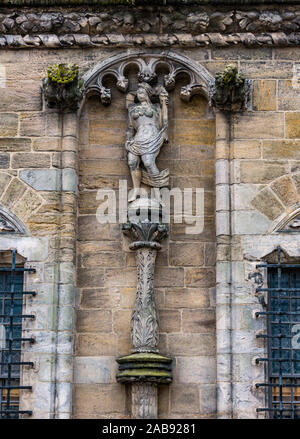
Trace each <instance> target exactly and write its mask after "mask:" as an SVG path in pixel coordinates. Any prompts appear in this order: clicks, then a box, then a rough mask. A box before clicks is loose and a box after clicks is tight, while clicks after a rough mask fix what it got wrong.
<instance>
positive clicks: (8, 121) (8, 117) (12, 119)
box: [0, 113, 18, 137]
mask: <svg viewBox="0 0 300 439" xmlns="http://www.w3.org/2000/svg"><path fill="white" fill-rule="evenodd" d="M17 132H18V115H17V114H15V113H1V114H0V136H1V137H6V136H10V137H13V136H16V135H17Z"/></svg>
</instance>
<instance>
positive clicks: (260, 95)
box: [253, 80, 277, 111]
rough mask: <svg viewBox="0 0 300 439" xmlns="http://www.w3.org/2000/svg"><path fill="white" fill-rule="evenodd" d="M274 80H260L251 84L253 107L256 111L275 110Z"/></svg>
mask: <svg viewBox="0 0 300 439" xmlns="http://www.w3.org/2000/svg"><path fill="white" fill-rule="evenodd" d="M276 87H277V84H276V81H274V80H260V81H254V84H253V109H254V110H258V111H276V109H277V102H276Z"/></svg>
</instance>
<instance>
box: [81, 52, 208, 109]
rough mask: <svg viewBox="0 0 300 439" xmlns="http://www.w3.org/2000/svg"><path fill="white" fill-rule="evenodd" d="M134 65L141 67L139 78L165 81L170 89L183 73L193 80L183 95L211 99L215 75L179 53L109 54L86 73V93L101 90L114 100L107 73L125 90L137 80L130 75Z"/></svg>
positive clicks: (106, 101)
mask: <svg viewBox="0 0 300 439" xmlns="http://www.w3.org/2000/svg"><path fill="white" fill-rule="evenodd" d="M131 67H134V68H135V69H138V73H137V78H136V79H137V81H138V82H144V83H148V84H151V85H161V86H164V87H165V88H166V90H167V91H171V90H173V89H174V88H175V85H176V79H177V77H178V76H179V75H186V76H187V77H188V79H189V81H188V83H187V85H185V86H183V87H182V88H181V90H180V97H181V99H183V100H184V101H189V100H190V99H191V97H192V96H193V95H194V94H198V93H201V94H203V95H204V96H206V98H207V99H209V96H210V90H211V88H212V87H213V84H214V78H213V77H212V76H211V75H210V73H209V72H208V71H207V70H206V69H205V68H204V67H202V66H198V65H195V64H194V63H192V62H191V61H190V60H189V59H188V58H186V57H183V56H180V55H178V54H175V53H172V54H171V53H170V52H168V53H164V52H161V53H159V54H141V53H132V54H128V53H123V54H120V55H116V56H114V57H111V58H109V59H108V60H107V61H106V62H104V63H101V65H100V66H96V67H95V69H94V70H93V72H92V73H91V74H89V77H84V80H85V89H86V95H87V96H89V95H91V94H98V95H99V96H100V99H101V102H102V103H103V104H104V105H108V104H110V102H111V99H112V94H111V89H110V88H108V87H106V86H105V85H104V83H105V79H106V77H109V76H110V77H113V78H114V79H115V81H116V84H115V86H116V87H117V89H118V90H120V91H121V92H124V93H125V92H130V91H133V89H134V84H130V79H129V78H128V77H127V73H128V71H129V70H130V68H131ZM135 88H136V86H135Z"/></svg>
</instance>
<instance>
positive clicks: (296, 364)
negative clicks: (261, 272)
mask: <svg viewBox="0 0 300 439" xmlns="http://www.w3.org/2000/svg"><path fill="white" fill-rule="evenodd" d="M257 267H258V268H259V267H265V268H267V269H268V288H258V289H257V291H260V292H262V291H265V292H267V294H268V302H267V310H266V311H261V312H257V313H256V316H257V317H258V316H260V315H262V316H265V317H266V319H267V334H258V335H257V337H259V338H265V339H266V340H267V343H268V356H267V357H266V358H257V359H256V362H257V363H260V362H266V364H267V371H268V377H267V382H265V383H258V384H256V387H264V388H266V389H267V400H268V407H266V408H258V409H257V412H267V413H269V416H270V418H276V419H278V418H279V419H300V264H285V263H282V262H281V248H280V246H278V247H277V263H276V264H268V263H263V264H259V265H257Z"/></svg>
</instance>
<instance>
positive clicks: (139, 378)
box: [117, 220, 172, 419]
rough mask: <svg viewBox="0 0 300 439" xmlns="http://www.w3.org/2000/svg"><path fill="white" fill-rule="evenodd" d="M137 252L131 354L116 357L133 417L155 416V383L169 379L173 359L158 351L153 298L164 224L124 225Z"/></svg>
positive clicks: (165, 231)
mask: <svg viewBox="0 0 300 439" xmlns="http://www.w3.org/2000/svg"><path fill="white" fill-rule="evenodd" d="M123 232H124V233H125V234H126V235H127V236H130V237H131V238H132V239H133V242H132V244H130V246H129V247H130V249H131V250H135V251H136V264H137V292H136V300H135V305H134V309H133V313H132V318H131V341H132V345H133V348H132V354H130V355H127V356H125V357H121V358H118V359H117V362H118V364H119V372H118V374H117V381H118V382H121V383H127V384H131V410H132V414H131V415H132V418H135V419H155V418H157V384H159V383H164V384H168V383H171V382H172V370H171V363H172V359H171V358H169V357H165V356H163V355H160V354H159V351H158V333H159V326H158V315H157V309H156V305H155V298H154V269H155V259H156V254H157V251H158V250H160V248H161V244H160V241H161V240H162V239H163V238H165V237H166V236H167V234H168V227H167V225H166V224H161V223H151V222H150V221H147V220H146V221H143V222H137V223H130V222H128V223H126V224H123Z"/></svg>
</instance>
